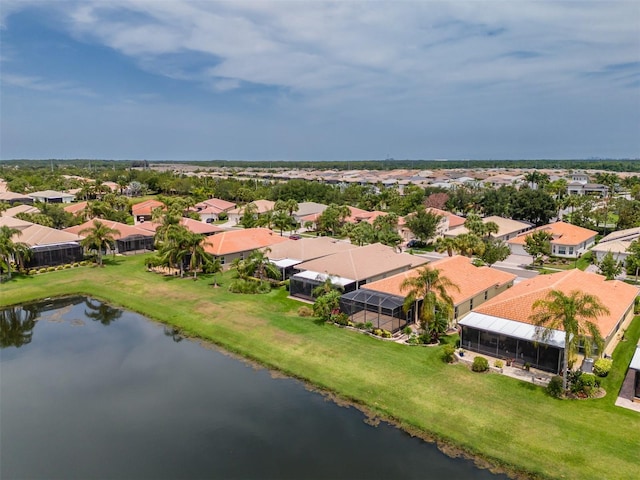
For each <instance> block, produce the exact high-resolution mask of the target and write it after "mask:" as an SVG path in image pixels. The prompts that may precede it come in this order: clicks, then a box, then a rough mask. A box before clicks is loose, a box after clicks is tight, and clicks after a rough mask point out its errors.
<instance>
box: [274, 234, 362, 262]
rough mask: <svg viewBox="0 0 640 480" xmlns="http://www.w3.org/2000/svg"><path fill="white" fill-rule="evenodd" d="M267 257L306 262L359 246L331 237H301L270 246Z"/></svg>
mask: <svg viewBox="0 0 640 480" xmlns="http://www.w3.org/2000/svg"><path fill="white" fill-rule="evenodd" d="M270 248H271V251H270V252H267V257H269V258H270V259H271V260H284V259H290V260H299V261H300V262H305V261H307V260H313V259H314V258H320V257H326V256H327V255H331V254H333V253H338V252H344V251H346V250H352V249H354V248H358V247H357V245H353V244H352V243H349V242H343V241H340V240H336V239H334V238H331V237H314V238H301V239H300V240H296V241H291V242H283V243H279V244H277V245H273V246H271V247H270Z"/></svg>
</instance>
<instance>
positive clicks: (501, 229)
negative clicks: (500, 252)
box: [444, 215, 533, 241]
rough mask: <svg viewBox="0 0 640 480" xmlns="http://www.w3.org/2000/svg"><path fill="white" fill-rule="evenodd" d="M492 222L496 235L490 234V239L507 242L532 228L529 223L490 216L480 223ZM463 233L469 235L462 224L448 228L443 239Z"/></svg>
mask: <svg viewBox="0 0 640 480" xmlns="http://www.w3.org/2000/svg"><path fill="white" fill-rule="evenodd" d="M489 222H493V223H495V224H496V225H497V226H498V233H492V234H491V237H492V238H494V239H496V240H503V241H507V240H510V239H512V238H514V237H517V236H518V235H520V234H522V233H524V232H528V231H529V230H531V229H532V228H533V225H532V224H531V223H529V222H523V221H520V220H511V219H510V218H503V217H498V216H497V215H492V216H489V217H484V218H483V219H482V223H485V224H486V223H489ZM464 233H469V230H467V227H465V226H464V222H463V224H462V225H460V226H457V227H455V228H450V229H449V230H448V231H447V232H445V233H444V236H445V237H451V238H454V237H457V236H458V235H462V234H464Z"/></svg>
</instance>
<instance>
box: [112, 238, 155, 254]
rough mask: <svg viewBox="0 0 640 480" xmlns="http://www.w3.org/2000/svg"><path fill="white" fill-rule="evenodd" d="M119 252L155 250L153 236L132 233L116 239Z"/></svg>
mask: <svg viewBox="0 0 640 480" xmlns="http://www.w3.org/2000/svg"><path fill="white" fill-rule="evenodd" d="M116 250H117V251H118V253H126V252H135V251H149V250H153V237H146V236H144V235H130V236H128V237H125V238H119V239H118V240H116Z"/></svg>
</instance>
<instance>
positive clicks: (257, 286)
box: [229, 279, 271, 294]
mask: <svg viewBox="0 0 640 480" xmlns="http://www.w3.org/2000/svg"><path fill="white" fill-rule="evenodd" d="M229 291H230V292H231V293H244V294H256V293H269V292H270V291H271V284H270V283H269V282H255V281H251V280H242V279H236V280H233V281H232V282H231V283H230V284H229Z"/></svg>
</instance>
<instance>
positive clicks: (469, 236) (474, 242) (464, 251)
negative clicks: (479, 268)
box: [455, 233, 485, 257]
mask: <svg viewBox="0 0 640 480" xmlns="http://www.w3.org/2000/svg"><path fill="white" fill-rule="evenodd" d="M455 250H457V251H458V252H460V255H464V256H466V257H471V256H473V255H482V253H483V252H484V250H485V245H484V242H483V241H482V239H481V238H480V237H478V236H477V235H474V234H473V233H462V234H460V235H458V236H457V237H456V239H455Z"/></svg>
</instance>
